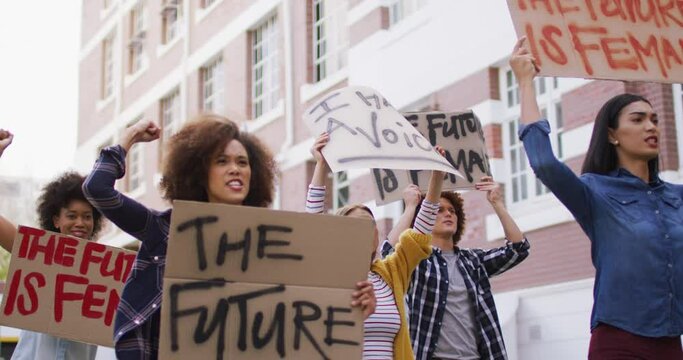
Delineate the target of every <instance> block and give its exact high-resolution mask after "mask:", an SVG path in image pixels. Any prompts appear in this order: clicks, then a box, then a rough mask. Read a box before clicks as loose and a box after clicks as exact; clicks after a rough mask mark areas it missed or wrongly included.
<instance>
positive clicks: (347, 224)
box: [159, 201, 374, 359]
mask: <svg viewBox="0 0 683 360" xmlns="http://www.w3.org/2000/svg"><path fill="white" fill-rule="evenodd" d="M373 234H374V225H373V224H372V222H371V221H369V220H367V219H356V218H350V217H344V216H331V215H321V214H316V215H312V214H302V213H294V212H287V211H275V210H268V209H261V208H253V207H246V206H229V205H218V204H207V203H196V202H188V201H175V202H174V203H173V214H172V217H171V227H170V230H169V236H170V238H169V243H168V252H167V255H168V256H167V258H166V260H167V261H166V271H165V274H164V289H163V301H162V303H163V306H162V308H161V333H160V337H161V340H160V345H159V358H160V359H280V358H290V359H360V358H361V356H362V349H363V314H362V312H361V311H360V310H359V309H358V308H351V307H350V302H351V293H352V292H353V291H354V289H355V284H356V282H358V281H361V280H363V279H365V278H367V273H368V270H369V267H370V253H371V252H372V249H371V248H372V239H373V236H374V235H373Z"/></svg>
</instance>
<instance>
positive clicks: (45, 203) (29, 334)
mask: <svg viewBox="0 0 683 360" xmlns="http://www.w3.org/2000/svg"><path fill="white" fill-rule="evenodd" d="M12 139H13V135H12V134H11V133H10V132H9V131H6V130H2V129H0V156H2V153H3V152H4V150H5V149H6V148H7V147H8V146H9V145H10V144H11V143H12ZM84 180H85V177H83V176H81V175H79V174H78V173H75V172H66V173H63V174H62V175H60V176H59V177H58V178H57V179H55V180H53V181H51V182H49V183H48V184H47V185H45V187H43V189H42V191H41V194H40V197H39V198H38V207H37V212H38V223H39V226H40V227H41V228H42V229H45V230H48V231H53V232H58V233H62V234H67V235H71V236H73V237H77V238H81V239H86V240H91V239H94V238H95V236H96V235H97V233H98V232H99V231H100V229H101V228H102V215H101V214H100V213H99V212H98V211H97V210H95V208H93V207H92V205H90V203H88V201H87V200H86V199H85V196H84V195H83V191H82V190H81V186H82V185H83V181H84ZM16 233H17V228H16V226H15V225H14V224H12V222H10V221H9V220H8V219H6V218H4V217H3V216H2V215H0V246H2V247H3V248H4V249H5V250H7V251H9V252H11V251H12V246H13V245H14V238H15V236H16ZM96 352H97V346H96V345H90V344H84V343H79V342H75V341H71V340H66V339H62V338H58V337H55V336H52V335H47V334H43V333H37V332H33V331H26V330H24V331H22V333H21V335H20V337H19V343H18V344H17V347H16V348H15V349H14V353H13V355H12V359H13V360H17V359H19V360H22V359H48V360H49V359H79V360H81V359H94V358H95V354H96Z"/></svg>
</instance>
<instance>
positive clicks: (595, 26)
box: [507, 0, 683, 83]
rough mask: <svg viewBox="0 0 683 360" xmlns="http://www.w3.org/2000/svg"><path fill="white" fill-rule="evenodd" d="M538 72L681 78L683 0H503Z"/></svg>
mask: <svg viewBox="0 0 683 360" xmlns="http://www.w3.org/2000/svg"><path fill="white" fill-rule="evenodd" d="M507 2H508V7H509V9H510V14H511V15H512V20H513V22H514V24H515V29H516V31H517V35H518V36H520V37H521V36H523V35H526V36H527V37H528V39H529V47H530V49H531V52H532V53H533V55H534V57H535V58H536V61H537V64H538V65H539V66H540V67H541V73H540V74H541V75H544V76H566V77H585V78H596V79H615V80H639V81H656V82H666V83H681V82H683V2H682V1H678V0H657V1H655V0H642V1H640V0H639V1H635V0H628V1H604V0H600V1H598V0H580V1H579V0H507Z"/></svg>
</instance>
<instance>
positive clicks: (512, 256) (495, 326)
mask: <svg viewBox="0 0 683 360" xmlns="http://www.w3.org/2000/svg"><path fill="white" fill-rule="evenodd" d="M481 180H482V181H480V182H478V183H476V184H475V188H476V189H477V190H479V191H486V192H487V196H486V198H487V200H488V201H489V203H490V204H491V206H492V207H493V209H494V211H495V213H496V215H497V216H498V218H499V219H500V222H501V225H502V226H503V230H504V232H505V238H506V239H507V244H506V245H505V246H503V247H500V248H494V249H490V250H482V249H462V248H460V247H458V243H459V242H460V240H461V238H462V234H463V233H464V231H465V213H464V209H463V199H462V197H461V196H460V195H459V194H458V193H455V192H447V191H446V192H442V193H441V195H440V198H439V199H438V202H437V209H438V212H437V214H436V216H435V223H434V229H433V231H432V248H433V249H432V252H431V255H430V256H429V257H428V258H426V259H425V260H423V261H422V262H420V264H419V265H418V266H417V268H416V269H415V272H414V273H413V277H412V280H411V282H410V288H409V290H408V296H407V302H408V307H409V309H410V335H411V339H412V344H413V350H414V351H415V358H416V359H470V360H471V359H506V358H507V354H506V352H505V344H504V343H503V334H502V331H501V328H500V323H499V321H498V314H497V312H496V304H495V302H494V301H493V294H492V293H491V285H490V283H489V277H491V276H496V275H500V274H502V273H503V272H505V271H507V270H509V269H511V268H512V267H514V266H516V265H518V264H519V263H521V262H522V261H523V260H524V259H526V258H527V257H528V256H529V242H528V241H527V240H526V238H525V237H524V235H523V234H522V232H521V231H520V230H519V228H518V227H517V224H516V223H515V221H514V220H513V219H512V217H510V214H509V213H508V212H507V210H506V209H505V204H504V201H503V196H502V194H501V192H500V191H499V185H498V184H496V183H495V182H494V181H493V179H492V178H491V177H488V176H485V177H483V178H482V179H481ZM423 204H424V203H423ZM423 206H424V205H423ZM418 211H419V212H421V211H422V208H421V207H419V208H418V209H414V208H413V209H410V208H409V206H408V202H406V210H405V212H404V214H403V216H402V217H401V219H400V220H399V222H398V224H397V225H396V226H395V227H394V229H392V231H391V232H390V233H389V239H388V240H387V241H385V242H384V243H383V244H382V247H381V252H382V255H383V256H391V255H390V254H394V253H395V252H396V251H397V250H398V247H397V246H396V243H397V242H398V234H399V233H400V232H401V231H402V230H403V229H405V228H406V227H407V226H409V225H410V221H409V220H408V221H406V218H407V219H410V216H411V215H412V217H413V218H412V219H413V220H412V221H413V224H417V223H420V222H421V220H420V217H419V215H417V216H415V215H414V214H415V213H418V214H419V212H418Z"/></svg>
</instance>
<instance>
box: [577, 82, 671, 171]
mask: <svg viewBox="0 0 683 360" xmlns="http://www.w3.org/2000/svg"><path fill="white" fill-rule="evenodd" d="M636 101H644V102H646V103H648V104H650V106H652V104H651V103H650V102H649V101H648V100H647V99H646V98H644V97H642V96H640V95H634V94H621V95H617V96H615V97H613V98H611V99H609V100H608V101H607V102H606V103H605V104H604V105H602V108H601V109H600V111H598V115H597V116H596V117H595V124H594V125H593V135H592V136H591V141H590V145H589V146H588V152H586V159H585V160H584V161H583V166H582V167H581V173H582V174H585V173H594V174H601V175H605V174H608V173H609V172H610V171H613V170H615V169H616V168H617V166H619V158H618V157H617V150H616V149H615V147H614V145H612V144H611V143H610V142H609V136H608V135H609V131H608V130H609V129H610V128H611V129H617V128H618V127H619V114H620V113H621V110H622V109H623V108H625V107H626V106H628V105H629V104H631V103H634V102H636ZM658 164H659V156H657V157H655V158H654V159H650V161H648V163H647V165H648V168H649V169H650V179H653V178H654V177H655V176H656V175H657V173H658V172H659V165H658Z"/></svg>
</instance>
